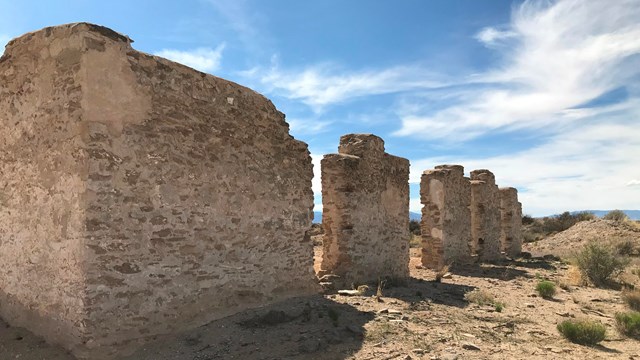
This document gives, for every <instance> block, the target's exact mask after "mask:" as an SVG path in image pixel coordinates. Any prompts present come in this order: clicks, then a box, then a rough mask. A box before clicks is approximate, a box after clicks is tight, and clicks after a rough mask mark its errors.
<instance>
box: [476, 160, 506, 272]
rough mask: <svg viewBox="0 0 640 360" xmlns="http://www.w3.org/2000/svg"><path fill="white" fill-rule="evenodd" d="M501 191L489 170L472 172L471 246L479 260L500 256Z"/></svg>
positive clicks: (494, 258) (493, 258)
mask: <svg viewBox="0 0 640 360" xmlns="http://www.w3.org/2000/svg"><path fill="white" fill-rule="evenodd" d="M500 229H501V228H500V191H499V190H498V186H497V185H496V180H495V176H494V175H493V173H491V171H489V170H474V171H472V172H471V248H472V251H473V253H474V254H476V255H477V256H478V259H479V260H496V259H498V258H500Z"/></svg>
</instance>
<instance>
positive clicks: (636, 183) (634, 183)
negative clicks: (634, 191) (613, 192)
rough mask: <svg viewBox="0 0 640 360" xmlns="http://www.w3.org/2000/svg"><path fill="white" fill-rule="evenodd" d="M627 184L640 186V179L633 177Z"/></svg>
mask: <svg viewBox="0 0 640 360" xmlns="http://www.w3.org/2000/svg"><path fill="white" fill-rule="evenodd" d="M627 186H640V179H633V180H631V181H629V182H628V183H627Z"/></svg>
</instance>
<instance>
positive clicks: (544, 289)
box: [536, 280, 556, 299]
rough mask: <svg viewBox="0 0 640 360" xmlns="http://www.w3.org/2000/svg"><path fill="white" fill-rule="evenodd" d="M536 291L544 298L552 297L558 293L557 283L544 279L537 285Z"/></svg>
mask: <svg viewBox="0 0 640 360" xmlns="http://www.w3.org/2000/svg"><path fill="white" fill-rule="evenodd" d="M536 291H537V292H538V294H540V296H542V297H543V298H545V299H551V298H553V295H555V294H556V284H554V283H553V282H551V281H548V280H542V281H540V282H538V285H536Z"/></svg>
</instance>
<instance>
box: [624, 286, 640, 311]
mask: <svg viewBox="0 0 640 360" xmlns="http://www.w3.org/2000/svg"><path fill="white" fill-rule="evenodd" d="M622 300H624V302H625V303H626V304H627V306H628V307H629V308H630V309H631V310H635V311H640V290H625V291H623V292H622Z"/></svg>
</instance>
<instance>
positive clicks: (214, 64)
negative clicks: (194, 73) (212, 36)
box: [155, 43, 225, 73]
mask: <svg viewBox="0 0 640 360" xmlns="http://www.w3.org/2000/svg"><path fill="white" fill-rule="evenodd" d="M224 48H225V44H224V43H222V44H220V45H218V46H217V47H216V48H215V49H211V48H206V47H201V48H197V49H193V50H174V49H163V50H160V51H158V52H156V53H155V55H157V56H161V57H164V58H167V59H169V60H173V61H175V62H178V63H181V64H184V65H187V66H189V67H192V68H194V69H197V70H200V71H203V72H208V73H212V72H214V71H217V70H219V69H220V63H221V61H222V51H223V50H224Z"/></svg>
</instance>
